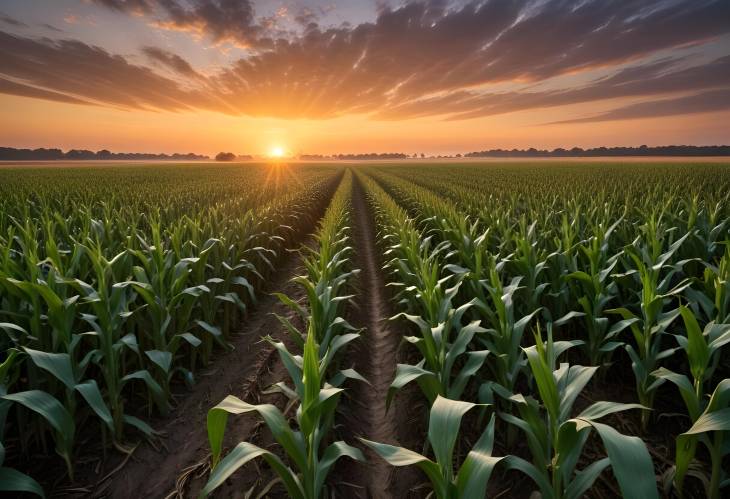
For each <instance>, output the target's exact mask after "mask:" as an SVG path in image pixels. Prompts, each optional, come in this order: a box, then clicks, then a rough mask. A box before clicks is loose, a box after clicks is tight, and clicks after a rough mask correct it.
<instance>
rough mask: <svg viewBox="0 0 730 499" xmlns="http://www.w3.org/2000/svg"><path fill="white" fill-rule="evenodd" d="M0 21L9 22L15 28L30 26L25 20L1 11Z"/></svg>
mask: <svg viewBox="0 0 730 499" xmlns="http://www.w3.org/2000/svg"><path fill="white" fill-rule="evenodd" d="M0 22H3V23H5V24H7V25H9V26H13V27H15V28H27V27H28V25H27V24H25V23H24V22H22V21H18V20H17V19H15V18H14V17H10V16H8V15H5V14H3V13H2V12H0Z"/></svg>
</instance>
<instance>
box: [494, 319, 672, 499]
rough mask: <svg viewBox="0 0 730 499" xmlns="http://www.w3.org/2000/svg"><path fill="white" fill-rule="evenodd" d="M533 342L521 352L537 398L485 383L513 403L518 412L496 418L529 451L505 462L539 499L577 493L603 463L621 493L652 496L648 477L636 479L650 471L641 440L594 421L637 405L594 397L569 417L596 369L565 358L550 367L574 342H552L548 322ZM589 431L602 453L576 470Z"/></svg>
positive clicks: (580, 493) (653, 487)
mask: <svg viewBox="0 0 730 499" xmlns="http://www.w3.org/2000/svg"><path fill="white" fill-rule="evenodd" d="M535 341H536V343H535V346H533V347H529V348H526V349H525V354H526V356H527V360H528V363H529V365H530V369H531V371H532V375H533V378H534V380H535V384H536V386H537V393H538V395H539V400H536V399H534V398H532V397H531V396H524V395H521V394H511V393H510V392H508V391H506V390H504V388H502V387H501V386H499V385H496V384H495V385H493V386H492V387H490V388H492V389H493V390H494V392H495V393H496V394H497V395H499V396H501V397H505V398H507V399H508V400H510V401H511V402H513V403H514V405H516V406H517V409H518V413H519V416H517V415H512V414H506V413H501V414H500V417H501V418H502V419H503V420H505V421H506V422H507V423H509V424H511V425H514V426H516V427H517V428H519V429H520V430H521V431H522V432H523V433H524V435H525V437H526V439H527V444H528V446H529V448H530V452H531V454H532V462H528V461H526V460H524V459H522V458H519V457H516V456H511V457H509V458H508V459H507V461H506V463H505V464H506V465H507V466H508V467H510V468H514V469H517V470H520V471H522V472H523V473H525V474H527V475H528V476H529V477H530V478H532V479H533V480H534V482H535V484H536V485H537V486H538V488H539V490H540V494H541V495H542V497H544V498H555V499H558V498H579V497H582V496H583V494H584V493H585V492H586V491H587V490H588V489H589V488H590V487H591V486H592V484H593V483H594V481H595V480H596V479H597V478H598V476H599V475H600V474H601V472H602V471H603V470H605V469H606V468H607V467H609V466H610V467H611V469H612V471H613V475H614V476H615V477H616V480H617V481H618V484H619V487H620V489H621V492H622V494H623V495H624V497H649V498H651V497H658V495H657V489H656V485H655V483H654V481H653V480H646V479H642V480H637V479H636V477H637V476H641V477H653V476H654V466H653V464H652V461H651V458H650V456H649V452H648V451H647V449H646V446H645V445H644V443H643V442H642V441H641V440H640V439H639V438H637V437H632V436H627V435H622V434H620V433H618V432H617V431H616V430H615V429H613V428H612V427H611V426H609V425H606V424H604V423H599V422H598V420H599V419H601V418H603V417H605V416H607V415H609V414H612V413H615V412H620V411H625V410H628V409H634V408H641V406H640V405H637V404H619V403H614V402H603V401H602V402H595V403H593V404H591V405H590V406H589V407H587V408H586V409H584V410H583V411H581V412H580V413H579V414H578V415H577V416H575V417H572V413H573V406H574V404H575V401H576V399H577V398H578V396H579V395H580V393H581V392H582V391H583V389H584V388H585V386H586V385H587V384H588V383H589V382H590V380H591V378H592V377H593V375H594V374H595V372H596V370H597V369H598V368H597V367H583V366H575V365H574V366H569V365H568V364H567V363H561V364H560V365H559V366H557V367H556V363H557V359H558V357H559V356H560V354H562V353H563V352H564V351H566V350H567V349H569V348H572V347H574V346H576V345H578V344H579V341H577V340H574V341H571V342H568V341H558V342H554V341H553V339H552V329H551V327H548V338H547V341H546V342H543V339H542V336H541V333H540V331H539V329H538V331H537V332H536V334H535ZM592 430H595V431H596V433H597V434H598V436H599V437H600V439H601V441H602V442H603V445H604V448H605V450H606V453H607V454H608V456H607V457H605V458H603V459H600V460H598V461H596V462H593V463H591V464H589V465H588V466H586V467H585V468H583V469H582V470H577V469H576V466H577V464H578V461H579V458H580V457H581V455H582V453H583V448H584V446H585V443H586V441H587V440H588V437H589V435H590V433H591V431H592Z"/></svg>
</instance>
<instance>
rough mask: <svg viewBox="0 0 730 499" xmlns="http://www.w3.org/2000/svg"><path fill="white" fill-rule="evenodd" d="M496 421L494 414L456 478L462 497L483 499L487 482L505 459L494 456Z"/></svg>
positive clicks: (458, 492)
mask: <svg viewBox="0 0 730 499" xmlns="http://www.w3.org/2000/svg"><path fill="white" fill-rule="evenodd" d="M494 422H495V417H494V414H492V417H491V419H490V420H489V424H488V425H487V428H486V429H485V430H484V433H482V436H481V437H480V438H479V440H478V441H477V443H476V444H475V445H474V447H473V448H472V450H471V451H470V452H469V454H467V456H466V459H464V463H463V464H462V465H461V468H460V469H459V473H458V475H457V478H456V491H457V497H459V498H462V499H482V498H483V497H484V496H485V494H486V491H487V483H488V482H489V478H490V476H491V475H492V472H493V471H494V468H495V467H496V465H497V464H498V463H499V462H500V461H501V460H502V459H503V458H502V457H493V456H492V447H493V445H494Z"/></svg>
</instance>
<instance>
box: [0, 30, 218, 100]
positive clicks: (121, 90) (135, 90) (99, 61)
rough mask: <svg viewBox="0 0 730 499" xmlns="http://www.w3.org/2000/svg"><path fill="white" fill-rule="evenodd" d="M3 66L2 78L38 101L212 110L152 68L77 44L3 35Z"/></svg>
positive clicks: (197, 94)
mask: <svg viewBox="0 0 730 499" xmlns="http://www.w3.org/2000/svg"><path fill="white" fill-rule="evenodd" d="M0 61H2V64H0V77H3V78H4V79H5V80H6V81H10V80H12V81H15V82H17V83H18V84H20V85H23V86H24V89H16V90H15V92H13V93H15V94H17V93H18V92H20V91H25V92H27V93H28V94H29V93H30V92H33V91H35V92H37V95H36V96H37V97H40V98H45V99H51V100H58V101H61V102H77V101H82V102H85V103H95V104H100V105H107V106H114V107H121V108H134V109H163V110H169V111H179V110H184V109H193V108H204V107H206V106H210V103H209V99H208V98H207V97H206V96H205V94H204V93H203V92H195V91H189V90H183V89H182V88H181V87H180V86H179V85H178V83H176V82H175V81H173V80H171V79H168V78H165V77H163V76H160V75H158V74H156V73H155V72H153V71H152V70H151V69H149V68H146V67H143V66H137V65H133V64H130V63H129V62H127V61H126V60H125V59H124V58H123V57H121V56H118V55H112V54H109V53H108V52H106V51H105V50H103V49H101V48H99V47H93V46H90V45H86V44H84V43H82V42H79V41H76V40H58V41H54V40H49V39H46V38H43V39H40V40H33V39H29V38H23V37H19V36H14V35H11V34H8V33H3V32H0ZM8 88H10V87H9V84H8V83H6V84H5V87H3V88H0V91H2V92H6V93H10V92H8ZM31 88H32V89H35V90H30V89H31ZM40 90H44V91H45V93H44V94H40V93H39V92H40Z"/></svg>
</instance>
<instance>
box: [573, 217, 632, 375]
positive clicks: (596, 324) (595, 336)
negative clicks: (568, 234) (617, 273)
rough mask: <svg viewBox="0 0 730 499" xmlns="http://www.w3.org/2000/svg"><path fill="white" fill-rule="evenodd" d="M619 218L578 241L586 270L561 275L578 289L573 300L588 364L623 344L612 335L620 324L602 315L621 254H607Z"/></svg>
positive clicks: (613, 293) (611, 294) (598, 363)
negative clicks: (580, 314) (582, 321)
mask: <svg viewBox="0 0 730 499" xmlns="http://www.w3.org/2000/svg"><path fill="white" fill-rule="evenodd" d="M622 220H623V218H619V219H618V220H617V221H616V222H614V223H613V224H612V225H611V226H610V227H608V229H606V230H605V231H603V230H601V232H599V233H598V234H597V235H595V236H593V237H591V238H590V239H589V240H588V241H585V242H584V243H583V244H581V245H580V246H579V248H580V251H581V252H582V253H583V255H584V256H585V258H586V259H587V260H588V266H587V267H586V270H585V271H583V270H574V271H572V272H570V273H569V274H567V275H565V277H564V278H565V280H567V281H568V282H571V283H575V284H576V285H578V286H579V287H580V289H581V291H582V293H578V292H576V293H574V294H575V295H578V296H579V298H578V300H577V301H578V304H579V305H580V307H581V309H582V311H583V314H584V316H585V323H586V334H587V336H588V337H587V338H586V342H585V347H584V348H585V351H586V354H587V356H588V359H589V361H590V364H591V365H592V366H601V365H604V364H605V363H607V362H608V361H609V359H610V358H611V355H612V353H613V351H614V350H615V349H616V348H618V347H620V346H622V345H623V342H621V341H617V340H616V339H615V338H616V336H617V335H618V333H619V332H620V331H621V328H622V326H623V325H624V324H621V323H620V324H619V325H618V326H615V325H614V326H611V327H609V319H608V317H606V316H605V311H606V307H607V305H608V304H609V303H610V302H611V301H612V300H614V299H615V297H616V293H617V290H616V283H615V282H614V281H612V280H611V279H610V275H611V273H612V272H613V271H614V269H615V268H616V265H617V264H618V259H619V257H620V255H621V253H615V254H613V255H610V254H609V238H610V236H611V234H612V233H613V232H614V230H615V229H616V227H617V226H618V225H619V224H620V223H621V222H622ZM599 229H603V227H599Z"/></svg>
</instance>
